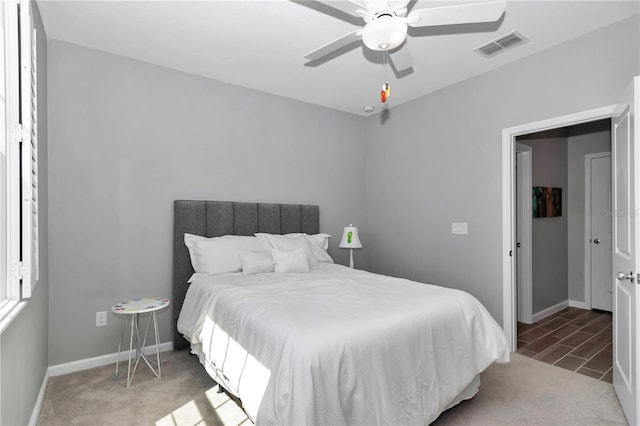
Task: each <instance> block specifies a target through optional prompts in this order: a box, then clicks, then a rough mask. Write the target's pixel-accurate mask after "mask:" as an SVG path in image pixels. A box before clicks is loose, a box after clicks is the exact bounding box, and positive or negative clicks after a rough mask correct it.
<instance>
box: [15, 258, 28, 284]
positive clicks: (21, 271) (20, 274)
mask: <svg viewBox="0 0 640 426" xmlns="http://www.w3.org/2000/svg"><path fill="white" fill-rule="evenodd" d="M25 272H26V271H25V267H24V263H22V262H18V263H16V264H15V265H13V276H14V277H15V278H16V279H18V280H22V279H23V278H24V275H25Z"/></svg>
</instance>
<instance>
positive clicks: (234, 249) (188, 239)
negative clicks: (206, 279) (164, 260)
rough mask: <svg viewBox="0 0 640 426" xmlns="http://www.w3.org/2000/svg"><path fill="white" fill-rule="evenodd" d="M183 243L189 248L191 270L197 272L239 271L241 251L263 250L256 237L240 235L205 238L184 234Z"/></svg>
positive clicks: (220, 272) (240, 267) (240, 268)
mask: <svg viewBox="0 0 640 426" xmlns="http://www.w3.org/2000/svg"><path fill="white" fill-rule="evenodd" d="M184 243H185V245H186V246H187V248H188V249H189V257H191V265H192V266H193V270H194V271H195V272H197V273H199V274H222V273H225V272H239V271H241V270H242V264H241V263H240V252H241V251H257V252H260V251H264V250H263V249H262V245H261V244H260V242H259V241H258V239H257V238H256V237H245V236H240V235H224V236H222V237H213V238H206V237H201V236H199V235H193V234H184Z"/></svg>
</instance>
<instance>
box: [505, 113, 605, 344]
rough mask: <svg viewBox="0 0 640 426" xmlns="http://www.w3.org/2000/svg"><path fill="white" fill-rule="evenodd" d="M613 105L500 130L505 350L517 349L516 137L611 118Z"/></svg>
mask: <svg viewBox="0 0 640 426" xmlns="http://www.w3.org/2000/svg"><path fill="white" fill-rule="evenodd" d="M616 107H617V105H608V106H604V107H601V108H595V109H590V110H586V111H581V112H576V113H573V114H567V115H563V116H560V117H554V118H549V119H546V120H541V121H535V122H531V123H527V124H521V125H518V126H513V127H508V128H504V129H502V328H503V330H504V333H505V336H506V338H507V342H508V343H509V348H510V350H511V351H512V352H513V351H515V350H516V349H517V344H516V343H517V340H516V333H517V329H516V319H517V316H516V312H515V310H516V306H517V300H516V288H515V285H516V282H517V280H516V262H514V261H513V260H514V256H513V253H515V250H516V238H515V236H516V229H515V220H514V218H515V212H516V208H515V207H516V206H515V142H516V136H520V135H525V134H528V133H535V132H540V131H544V130H550V129H555V128H558V127H567V126H572V125H575V124H580V123H586V122H590V121H596V120H602V119H606V118H611V117H613V116H614V114H615V111H616Z"/></svg>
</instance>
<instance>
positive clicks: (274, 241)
mask: <svg viewBox="0 0 640 426" xmlns="http://www.w3.org/2000/svg"><path fill="white" fill-rule="evenodd" d="M256 237H257V238H258V240H259V241H260V242H261V243H262V246H263V249H264V250H265V251H270V250H271V249H278V250H295V249H298V248H302V249H304V250H305V255H306V256H307V261H308V262H309V265H310V266H318V265H319V263H318V260H316V257H315V256H314V255H313V252H312V248H311V243H309V241H308V240H307V237H306V235H305V234H288V235H275V234H262V233H258V234H256Z"/></svg>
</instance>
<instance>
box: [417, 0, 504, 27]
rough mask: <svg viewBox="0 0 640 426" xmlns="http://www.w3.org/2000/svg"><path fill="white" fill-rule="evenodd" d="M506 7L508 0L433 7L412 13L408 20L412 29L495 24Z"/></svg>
mask: <svg viewBox="0 0 640 426" xmlns="http://www.w3.org/2000/svg"><path fill="white" fill-rule="evenodd" d="M505 7H506V0H499V1H490V2H484V3H470V4H460V5H455V6H443V7H432V8H430V9H418V10H414V11H412V12H411V13H410V14H409V16H407V18H406V21H405V22H406V23H407V25H409V26H410V27H430V26H436V25H456V24H470V23H474V22H493V21H497V20H498V19H500V17H501V16H502V14H503V13H504V10H505Z"/></svg>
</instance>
